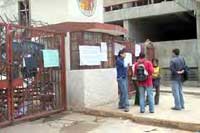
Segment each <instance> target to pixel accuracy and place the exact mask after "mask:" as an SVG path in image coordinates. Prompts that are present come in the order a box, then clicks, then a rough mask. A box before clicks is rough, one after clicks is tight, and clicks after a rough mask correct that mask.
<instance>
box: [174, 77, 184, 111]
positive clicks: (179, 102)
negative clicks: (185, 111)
mask: <svg viewBox="0 0 200 133" xmlns="http://www.w3.org/2000/svg"><path fill="white" fill-rule="evenodd" d="M172 94H173V96H174V104H175V108H176V109H182V108H184V98H183V90H182V82H181V81H175V80H174V81H172Z"/></svg>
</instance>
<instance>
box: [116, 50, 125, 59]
mask: <svg viewBox="0 0 200 133" xmlns="http://www.w3.org/2000/svg"><path fill="white" fill-rule="evenodd" d="M125 52H126V50H125V49H122V50H120V51H119V53H118V56H119V57H120V56H121V54H124V53H125Z"/></svg>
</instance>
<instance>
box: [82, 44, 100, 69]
mask: <svg viewBox="0 0 200 133" xmlns="http://www.w3.org/2000/svg"><path fill="white" fill-rule="evenodd" d="M79 53H80V65H81V66H84V65H86V66H96V65H101V51H100V47H99V46H79Z"/></svg>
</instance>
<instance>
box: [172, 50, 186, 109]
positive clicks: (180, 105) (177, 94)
mask: <svg viewBox="0 0 200 133" xmlns="http://www.w3.org/2000/svg"><path fill="white" fill-rule="evenodd" d="M172 54H173V55H172V59H171V61H170V70H171V80H172V94H173V97H174V104H175V106H174V107H172V110H181V109H184V98H183V91H182V81H183V73H184V67H185V61H184V59H183V57H180V56H179V54H180V50H179V49H173V50H172Z"/></svg>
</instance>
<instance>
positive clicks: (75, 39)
mask: <svg viewBox="0 0 200 133" xmlns="http://www.w3.org/2000/svg"><path fill="white" fill-rule="evenodd" d="M114 38H115V37H114V36H111V35H109V34H103V33H96V32H73V33H71V34H70V53H71V55H70V56H71V57H70V58H71V60H70V62H71V70H79V69H101V68H113V67H114V66H115V63H114V62H115V56H114V42H113V40H114ZM101 42H106V44H107V58H108V61H102V62H101V65H98V66H80V56H79V46H80V45H87V46H100V45H101Z"/></svg>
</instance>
